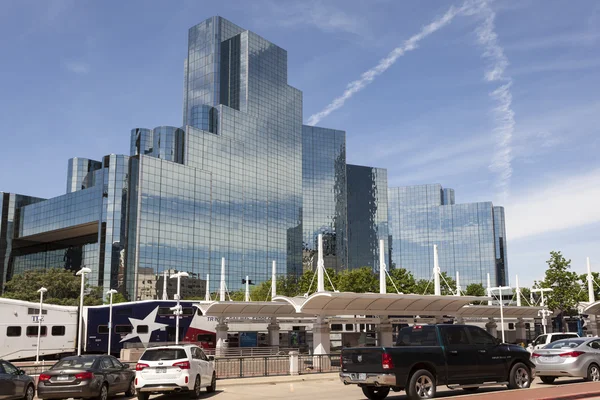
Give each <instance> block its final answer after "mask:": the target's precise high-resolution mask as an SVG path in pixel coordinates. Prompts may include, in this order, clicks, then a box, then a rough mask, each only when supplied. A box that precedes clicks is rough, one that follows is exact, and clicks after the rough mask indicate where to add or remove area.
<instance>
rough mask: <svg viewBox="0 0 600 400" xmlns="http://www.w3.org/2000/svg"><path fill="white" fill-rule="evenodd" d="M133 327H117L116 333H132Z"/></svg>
mask: <svg viewBox="0 0 600 400" xmlns="http://www.w3.org/2000/svg"><path fill="white" fill-rule="evenodd" d="M131 332H133V327H132V326H131V325H115V333H131Z"/></svg>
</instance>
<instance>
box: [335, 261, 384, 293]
mask: <svg viewBox="0 0 600 400" xmlns="http://www.w3.org/2000/svg"><path fill="white" fill-rule="evenodd" d="M337 281H338V284H337V285H336V289H337V290H339V291H340V292H354V293H366V292H371V293H378V292H379V277H378V276H376V275H375V274H374V273H373V269H372V268H371V267H361V268H355V269H347V270H344V271H342V272H340V273H339V275H338V279H337Z"/></svg>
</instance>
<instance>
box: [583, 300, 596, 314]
mask: <svg viewBox="0 0 600 400" xmlns="http://www.w3.org/2000/svg"><path fill="white" fill-rule="evenodd" d="M599 313H600V301H596V302H594V303H588V305H587V306H585V308H584V309H583V313H582V314H592V315H598V314H599Z"/></svg>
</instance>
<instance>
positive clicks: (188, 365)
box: [135, 345, 217, 400]
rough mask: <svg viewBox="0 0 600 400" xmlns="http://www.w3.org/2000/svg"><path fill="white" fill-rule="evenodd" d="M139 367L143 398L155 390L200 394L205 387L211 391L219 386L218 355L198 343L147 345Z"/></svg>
mask: <svg viewBox="0 0 600 400" xmlns="http://www.w3.org/2000/svg"><path fill="white" fill-rule="evenodd" d="M135 371H136V372H135V389H136V392H137V397H138V399H139V400H148V398H149V397H150V394H153V393H175V392H185V393H187V394H189V395H190V396H191V398H198V397H199V396H200V390H201V389H202V388H203V387H205V388H206V390H207V391H208V392H209V393H211V392H214V391H215V389H216V386H217V377H216V374H215V365H214V358H213V357H212V356H211V357H207V356H206V354H204V351H202V349H201V348H200V347H198V346H194V345H183V346H165V347H155V348H149V349H146V351H145V352H144V354H142V356H141V357H140V360H139V361H138V363H137V365H136V366H135Z"/></svg>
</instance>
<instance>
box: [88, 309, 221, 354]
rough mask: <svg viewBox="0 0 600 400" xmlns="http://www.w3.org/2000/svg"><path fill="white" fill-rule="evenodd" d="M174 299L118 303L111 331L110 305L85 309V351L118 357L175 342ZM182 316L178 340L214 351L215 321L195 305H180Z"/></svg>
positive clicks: (113, 313) (113, 311) (113, 312)
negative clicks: (127, 351)
mask: <svg viewBox="0 0 600 400" xmlns="http://www.w3.org/2000/svg"><path fill="white" fill-rule="evenodd" d="M176 304H177V302H176V301H173V300H144V301H136V302H131V303H118V304H113V306H112V329H110V331H109V328H108V320H109V310H110V308H109V306H108V305H102V306H93V307H86V308H85V310H84V327H85V335H84V337H85V338H86V339H85V352H86V353H107V352H108V335H109V334H110V335H112V336H111V349H110V353H111V354H115V355H118V354H119V353H120V351H121V349H123V348H144V347H149V346H155V345H157V344H172V343H174V342H175V331H176V328H175V322H176V320H175V316H174V315H173V311H172V310H171V307H174V306H175V305H176ZM181 306H182V310H183V315H182V317H181V319H180V320H179V341H180V342H182V343H195V344H198V345H200V346H202V347H204V348H214V347H215V343H216V335H215V327H216V324H217V322H216V321H215V320H214V318H209V317H205V316H203V315H202V312H201V311H200V309H199V308H198V307H195V306H194V303H192V302H189V301H182V302H181Z"/></svg>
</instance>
